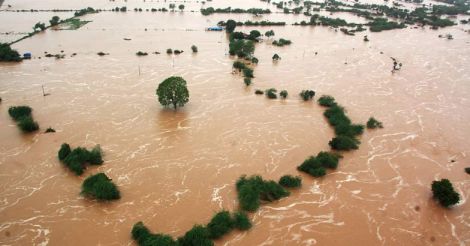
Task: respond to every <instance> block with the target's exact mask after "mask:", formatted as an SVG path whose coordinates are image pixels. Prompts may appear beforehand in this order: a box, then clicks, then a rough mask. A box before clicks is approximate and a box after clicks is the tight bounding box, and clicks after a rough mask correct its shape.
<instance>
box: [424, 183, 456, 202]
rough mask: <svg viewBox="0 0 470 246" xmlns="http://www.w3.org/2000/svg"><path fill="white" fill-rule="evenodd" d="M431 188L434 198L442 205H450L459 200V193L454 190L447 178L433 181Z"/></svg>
mask: <svg viewBox="0 0 470 246" xmlns="http://www.w3.org/2000/svg"><path fill="white" fill-rule="evenodd" d="M431 188H432V193H433V196H434V198H435V199H437V200H438V201H439V203H440V204H441V205H442V206H444V207H450V206H452V205H455V204H457V203H459V201H460V196H459V193H457V192H456V191H455V190H454V187H453V186H452V183H451V182H450V181H449V180H448V179H441V181H433V182H432V185H431Z"/></svg>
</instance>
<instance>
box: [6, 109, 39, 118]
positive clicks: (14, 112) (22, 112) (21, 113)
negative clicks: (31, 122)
mask: <svg viewBox="0 0 470 246" xmlns="http://www.w3.org/2000/svg"><path fill="white" fill-rule="evenodd" d="M32 111H33V110H32V109H31V108H30V107H29V106H12V107H10V108H9V109H8V114H9V115H10V117H11V118H12V119H13V120H15V121H18V120H19V119H21V118H23V117H30V116H31V112H32Z"/></svg>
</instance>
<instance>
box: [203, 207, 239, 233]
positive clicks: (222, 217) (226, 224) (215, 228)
mask: <svg viewBox="0 0 470 246" xmlns="http://www.w3.org/2000/svg"><path fill="white" fill-rule="evenodd" d="M232 229H233V221H232V217H231V216H230V213H229V212H228V211H225V210H223V211H220V212H218V213H217V214H215V215H214V217H212V219H211V221H210V222H209V224H207V231H208V232H209V237H210V238H212V239H217V238H220V237H222V236H223V235H224V234H226V233H228V232H230V231H231V230H232Z"/></svg>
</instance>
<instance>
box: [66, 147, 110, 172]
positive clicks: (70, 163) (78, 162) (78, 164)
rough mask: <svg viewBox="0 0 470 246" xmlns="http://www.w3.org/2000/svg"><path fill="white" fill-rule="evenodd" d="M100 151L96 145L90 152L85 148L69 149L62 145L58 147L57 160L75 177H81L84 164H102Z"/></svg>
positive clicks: (84, 167)
mask: <svg viewBox="0 0 470 246" xmlns="http://www.w3.org/2000/svg"><path fill="white" fill-rule="evenodd" d="M102 153H103V152H102V150H101V147H100V146H99V145H96V146H95V147H94V148H93V149H92V150H91V151H90V150H87V149H86V148H82V147H78V148H75V149H73V150H72V149H71V148H70V145H69V144H67V143H63V144H62V145H61V146H60V149H59V152H58V154H57V157H58V158H59V160H60V161H61V162H62V163H63V164H64V165H65V166H66V167H67V168H69V169H70V171H72V172H73V173H75V174H76V175H82V174H83V172H84V170H85V169H86V164H87V163H88V164H90V165H101V164H103V158H102Z"/></svg>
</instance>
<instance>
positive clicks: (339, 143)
mask: <svg viewBox="0 0 470 246" xmlns="http://www.w3.org/2000/svg"><path fill="white" fill-rule="evenodd" d="M328 144H329V145H330V147H331V148H332V149H335V150H353V149H358V148H359V144H360V142H359V140H357V139H355V138H353V137H349V136H342V135H341V136H336V137H334V138H333V139H331V141H330V142H328Z"/></svg>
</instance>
